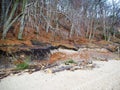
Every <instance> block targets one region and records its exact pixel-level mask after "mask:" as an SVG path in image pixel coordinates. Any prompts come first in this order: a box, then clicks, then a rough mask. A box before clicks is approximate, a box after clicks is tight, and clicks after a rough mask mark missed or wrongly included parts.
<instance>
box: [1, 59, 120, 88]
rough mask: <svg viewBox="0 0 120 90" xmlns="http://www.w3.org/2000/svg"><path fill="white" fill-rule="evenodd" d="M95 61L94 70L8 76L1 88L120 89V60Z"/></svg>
mask: <svg viewBox="0 0 120 90" xmlns="http://www.w3.org/2000/svg"><path fill="white" fill-rule="evenodd" d="M94 63H96V64H97V66H98V67H96V68H94V69H93V70H76V71H74V72H72V71H62V72H58V73H55V74H48V73H45V72H43V71H38V72H35V73H33V74H28V73H24V74H22V75H20V76H17V75H13V76H8V77H7V78H4V79H2V80H1V81H0V90H120V61H116V60H110V61H108V62H105V61H94Z"/></svg>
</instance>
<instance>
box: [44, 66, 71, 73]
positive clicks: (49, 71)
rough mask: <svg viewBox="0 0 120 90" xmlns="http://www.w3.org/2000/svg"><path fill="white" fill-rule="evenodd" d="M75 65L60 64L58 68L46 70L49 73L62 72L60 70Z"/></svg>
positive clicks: (68, 68)
mask: <svg viewBox="0 0 120 90" xmlns="http://www.w3.org/2000/svg"><path fill="white" fill-rule="evenodd" d="M72 67H73V66H71V65H66V66H59V67H56V68H52V69H47V70H46V72H48V73H56V72H60V71H64V70H70V69H71V68H72Z"/></svg>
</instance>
